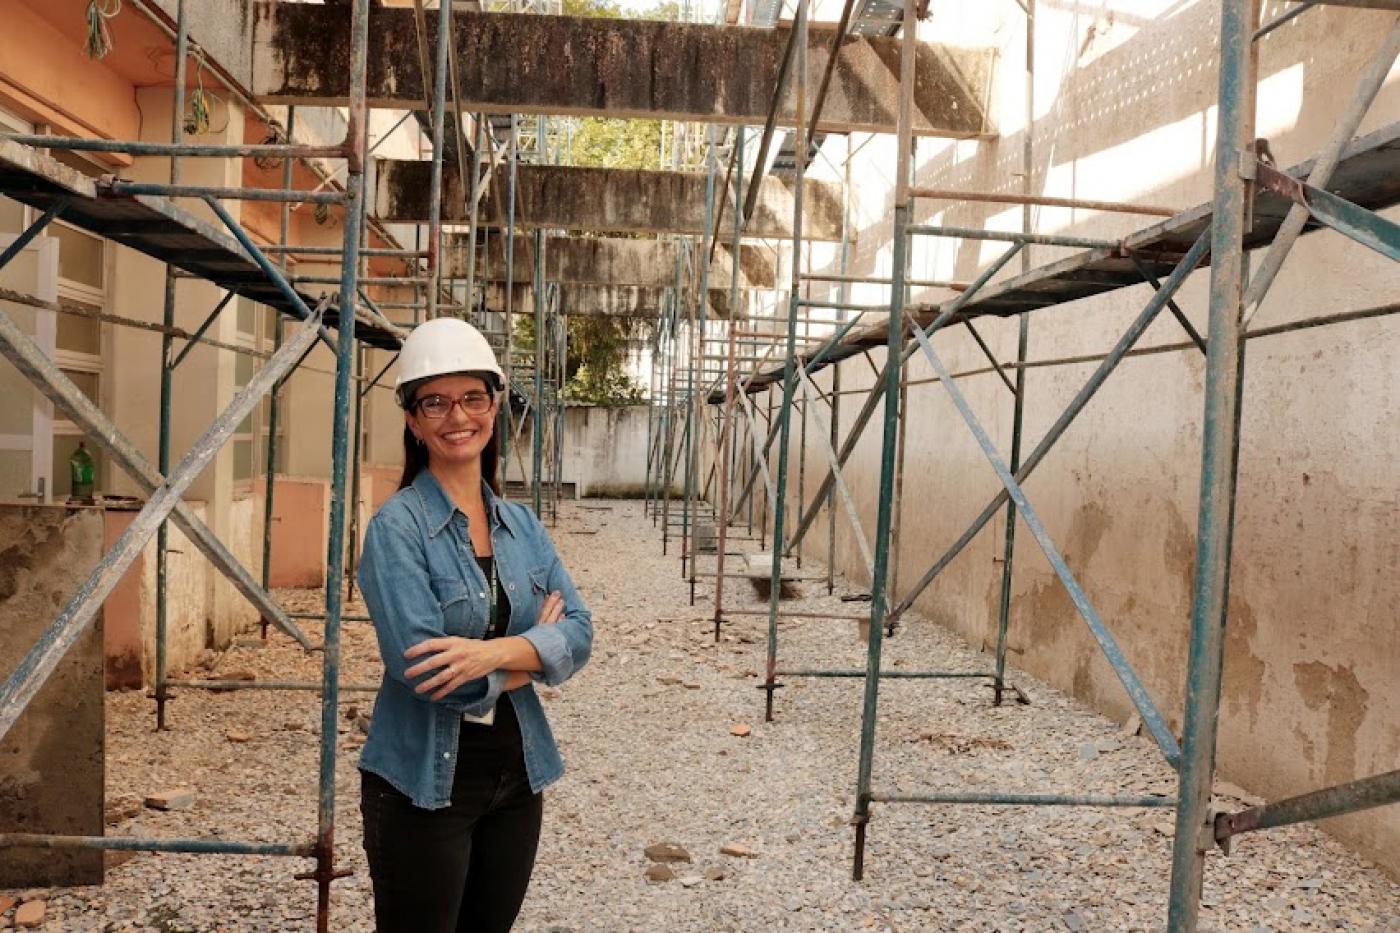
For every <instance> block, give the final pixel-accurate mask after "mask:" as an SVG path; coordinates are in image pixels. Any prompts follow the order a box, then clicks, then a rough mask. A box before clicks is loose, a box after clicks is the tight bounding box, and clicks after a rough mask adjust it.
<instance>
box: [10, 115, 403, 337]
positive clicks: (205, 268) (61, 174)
mask: <svg viewBox="0 0 1400 933" xmlns="http://www.w3.org/2000/svg"><path fill="white" fill-rule="evenodd" d="M0 194H4V195H6V196H7V197H10V198H13V199H14V200H16V201H19V202H21V203H24V204H28V205H29V206H30V207H34V208H37V209H39V210H48V209H49V208H50V207H53V206H54V205H56V204H59V203H63V202H66V206H65V207H64V208H63V215H62V216H63V220H64V221H65V222H66V223H70V224H73V225H74V226H76V227H80V228H82V229H84V230H86V231H88V232H90V233H94V234H97V235H98V236H101V237H105V238H107V239H109V240H112V241H113V242H115V243H120V244H121V245H122V246H126V247H129V248H131V249H134V250H136V251H137V252H140V253H143V254H145V255H147V256H151V257H152V258H155V259H159V260H160V261H161V262H165V263H169V264H170V265H172V266H175V267H176V268H179V269H182V270H184V271H185V272H188V273H190V274H192V275H194V276H197V277H199V278H201V279H205V280H207V281H209V282H211V283H213V284H214V285H217V286H219V287H220V288H224V289H227V290H228V291H231V292H233V293H234V294H237V295H240V296H242V297H244V298H248V299H250V300H252V301H255V302H257V303H259V304H263V305H267V306H268V307H270V308H274V309H276V310H277V311H278V312H280V313H282V314H286V315H289V316H292V317H296V316H297V314H296V313H295V312H294V309H293V306H292V304H291V303H290V302H289V301H288V300H287V299H286V298H285V297H284V296H283V295H282V294H281V293H280V292H279V291H278V290H277V287H276V286H275V285H274V284H273V283H272V282H271V281H269V280H268V278H267V276H266V275H264V274H263V272H262V270H260V269H259V268H258V266H257V264H256V263H255V262H254V261H253V260H252V258H251V257H250V256H248V254H247V253H246V252H245V251H244V250H243V248H242V247H241V246H240V245H239V244H238V243H237V241H235V240H234V239H233V238H232V237H230V236H228V235H227V234H226V233H224V232H223V231H222V230H219V229H216V228H215V227H214V225H213V224H210V223H208V222H206V221H203V220H200V219H199V218H198V217H196V216H195V215H194V214H192V213H190V212H189V211H187V210H185V209H184V208H182V207H179V206H178V205H176V204H175V203H174V202H173V201H172V200H171V199H170V198H166V197H158V196H151V195H111V194H108V193H106V192H105V191H104V188H103V186H102V184H101V183H100V182H98V181H94V180H93V179H91V178H88V177H87V176H85V175H83V174H81V173H79V172H77V171H75V170H74V169H71V168H69V167H68V166H66V165H64V164H62V163H61V162H58V161H57V160H55V159H53V158H50V157H49V156H47V155H44V154H43V153H42V152H39V151H37V150H35V149H33V148H32V147H29V146H24V145H21V144H19V143H16V142H13V141H11V140H8V139H3V138H0ZM302 300H303V301H304V302H305V303H306V305H307V306H308V307H312V306H314V305H316V304H317V297H316V296H314V295H305V294H303V296H302ZM325 320H326V324H327V326H339V320H338V317H337V315H336V312H335V308H334V306H332V308H331V309H330V310H329V311H328V312H327V313H326V316H325ZM356 335H357V337H358V339H359V340H361V341H364V342H365V343H368V344H370V345H372V346H375V347H380V348H384V349H397V348H398V345H399V341H398V338H397V337H396V336H395V335H394V334H393V333H392V332H390V331H389V330H387V329H380V328H376V327H374V326H373V325H372V324H371V323H368V322H366V321H365V320H361V321H359V323H358V325H357V327H356Z"/></svg>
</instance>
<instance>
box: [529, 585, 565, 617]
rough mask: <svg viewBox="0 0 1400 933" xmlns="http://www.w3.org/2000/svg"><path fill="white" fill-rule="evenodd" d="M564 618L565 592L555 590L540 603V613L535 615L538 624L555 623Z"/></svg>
mask: <svg viewBox="0 0 1400 933" xmlns="http://www.w3.org/2000/svg"><path fill="white" fill-rule="evenodd" d="M562 618H564V594H563V593H561V592H559V591H558V590H555V591H554V592H552V593H550V594H549V595H548V596H546V597H545V598H544V602H543V603H541V604H540V614H539V615H538V616H536V617H535V624H536V625H553V624H554V623H556V622H558V621H559V620H560V619H562Z"/></svg>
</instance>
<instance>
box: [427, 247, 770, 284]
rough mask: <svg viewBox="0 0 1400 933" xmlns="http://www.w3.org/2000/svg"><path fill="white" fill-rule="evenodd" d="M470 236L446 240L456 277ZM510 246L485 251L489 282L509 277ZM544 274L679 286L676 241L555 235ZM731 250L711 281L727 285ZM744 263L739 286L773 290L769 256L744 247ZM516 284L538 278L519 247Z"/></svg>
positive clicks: (447, 270)
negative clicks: (507, 255)
mask: <svg viewBox="0 0 1400 933" xmlns="http://www.w3.org/2000/svg"><path fill="white" fill-rule="evenodd" d="M465 244H466V235H465V234H449V235H448V237H447V238H446V240H445V242H444V250H445V256H446V259H445V261H444V264H443V269H444V274H445V275H447V276H450V277H454V278H462V277H464V276H465V275H466V245H465ZM504 253H505V244H504V243H503V242H502V240H501V238H500V237H493V238H492V239H491V241H490V244H489V246H487V247H486V249H484V250H481V251H479V252H478V256H482V255H483V254H484V255H485V259H486V262H485V268H484V270H482V269H478V275H479V276H481V277H483V278H484V279H486V280H488V281H495V282H499V281H504V280H505V277H506V261H505V255H504ZM544 255H545V278H546V279H547V280H549V281H551V282H569V283H574V284H579V285H645V286H648V287H650V288H666V287H668V286H674V285H675V281H676V244H675V243H674V242H670V241H665V240H630V239H624V238H620V237H551V238H550V239H549V240H548V241H547V242H546V246H545V251H544ZM730 257H731V253H730V251H729V248H728V247H721V248H720V249H719V250H718V251H717V252H716V253H715V261H714V263H713V264H711V266H710V284H711V285H712V286H715V287H720V286H723V287H726V288H727V287H728V286H729V280H730V276H731V274H732V273H731V260H730ZM741 257H742V259H741V261H740V263H739V287H740V288H773V287H774V286H773V279H774V269H773V262H772V260H771V258H770V257H769V255H768V254H767V253H766V252H765V251H764V250H761V249H760V248H758V247H756V246H745V247H744V248H743V251H742V253H741ZM514 261H515V270H514V272H513V273H512V278H513V279H514V280H515V281H516V282H528V281H530V279H531V278H532V277H533V274H534V272H533V269H532V267H531V262H532V259H531V256H530V254H529V252H528V250H527V249H526V248H524V247H523V246H522V247H519V248H517V249H516V250H515V255H514Z"/></svg>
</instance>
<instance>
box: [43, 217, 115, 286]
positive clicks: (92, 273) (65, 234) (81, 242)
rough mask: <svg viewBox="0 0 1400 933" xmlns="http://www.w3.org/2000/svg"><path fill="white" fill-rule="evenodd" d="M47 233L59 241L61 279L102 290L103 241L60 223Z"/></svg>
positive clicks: (52, 225) (50, 228) (51, 225)
mask: <svg viewBox="0 0 1400 933" xmlns="http://www.w3.org/2000/svg"><path fill="white" fill-rule="evenodd" d="M46 232H47V233H48V234H49V235H50V236H53V237H57V239H58V275H59V278H64V279H71V280H72V281H74V282H77V283H79V284H81V285H87V286H90V287H92V288H101V287H102V261H103V258H104V254H105V251H104V250H103V249H102V239H101V238H100V237H95V236H92V235H91V234H88V233H84V232H83V231H81V230H74V229H73V228H72V227H65V226H63V224H59V223H53V224H49V228H48V230H47V231H46Z"/></svg>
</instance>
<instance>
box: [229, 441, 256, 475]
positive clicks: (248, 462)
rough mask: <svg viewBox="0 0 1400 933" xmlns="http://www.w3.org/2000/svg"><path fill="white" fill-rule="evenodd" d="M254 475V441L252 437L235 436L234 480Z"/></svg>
mask: <svg viewBox="0 0 1400 933" xmlns="http://www.w3.org/2000/svg"><path fill="white" fill-rule="evenodd" d="M252 476H253V442H252V440H251V439H248V440H243V439H239V438H235V439H234V441H233V478H234V481H235V482H236V481H238V480H243V479H251V478H252Z"/></svg>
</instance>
